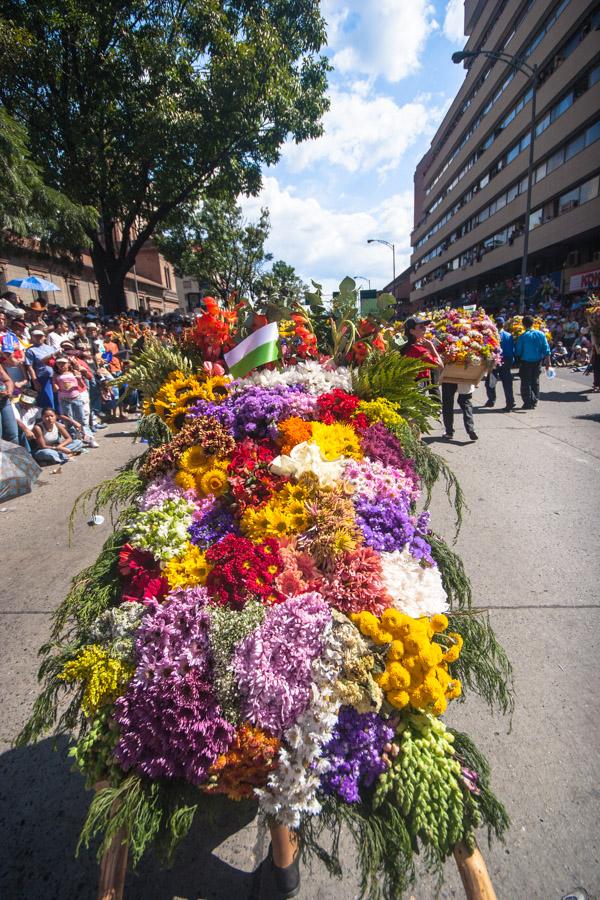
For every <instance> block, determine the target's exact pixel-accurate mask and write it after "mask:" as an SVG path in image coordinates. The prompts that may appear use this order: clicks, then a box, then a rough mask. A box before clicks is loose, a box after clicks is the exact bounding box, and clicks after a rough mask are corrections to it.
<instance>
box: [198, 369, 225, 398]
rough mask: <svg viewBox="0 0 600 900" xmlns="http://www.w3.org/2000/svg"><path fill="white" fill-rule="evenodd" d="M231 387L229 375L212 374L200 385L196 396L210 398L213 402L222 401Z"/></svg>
mask: <svg viewBox="0 0 600 900" xmlns="http://www.w3.org/2000/svg"><path fill="white" fill-rule="evenodd" d="M230 389H231V376H230V375H213V376H212V377H211V378H207V379H206V381H203V382H202V384H201V385H200V388H199V392H198V396H199V397H200V398H201V399H202V400H210V401H211V402H213V403H222V402H223V400H225V398H226V397H227V395H228V394H229V391H230Z"/></svg>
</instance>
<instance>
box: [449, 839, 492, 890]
mask: <svg viewBox="0 0 600 900" xmlns="http://www.w3.org/2000/svg"><path fill="white" fill-rule="evenodd" d="M454 859H455V860H456V865H457V866H458V871H459V872H460V877H461V879H462V883H463V887H464V889H465V897H466V898H467V900H497V898H496V892H495V890H494V886H493V885H492V881H491V879H490V875H489V872H488V870H487V866H486V864H485V860H484V858H483V856H482V855H481V853H480V852H479V848H478V847H475V849H474V850H473V851H471V850H469V849H468V848H467V847H466V846H465V844H457V845H456V847H455V848H454Z"/></svg>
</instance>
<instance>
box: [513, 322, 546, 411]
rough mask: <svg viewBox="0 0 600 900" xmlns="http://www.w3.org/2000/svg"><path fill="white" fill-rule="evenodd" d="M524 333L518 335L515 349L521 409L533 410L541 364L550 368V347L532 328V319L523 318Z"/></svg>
mask: <svg viewBox="0 0 600 900" xmlns="http://www.w3.org/2000/svg"><path fill="white" fill-rule="evenodd" d="M523 325H524V326H525V331H524V332H523V334H522V335H520V337H519V339H518V340H517V346H516V347H515V356H516V358H517V359H518V361H519V374H520V376H521V397H522V399H523V407H522V408H523V409H535V408H536V406H537V404H538V400H539V396H540V372H541V370H542V363H543V365H544V366H545V368H546V369H549V368H550V345H549V343H548V340H547V338H546V335H545V334H544V332H543V331H536V330H534V328H533V318H532V317H531V316H523Z"/></svg>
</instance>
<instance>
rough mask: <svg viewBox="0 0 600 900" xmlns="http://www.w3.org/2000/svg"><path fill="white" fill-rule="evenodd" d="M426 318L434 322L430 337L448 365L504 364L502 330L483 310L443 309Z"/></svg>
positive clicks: (427, 315)
mask: <svg viewBox="0 0 600 900" xmlns="http://www.w3.org/2000/svg"><path fill="white" fill-rule="evenodd" d="M422 315H423V317H424V318H430V319H431V320H432V325H431V326H430V329H429V333H428V337H430V338H433V339H435V342H436V346H437V349H438V352H439V354H440V356H441V357H442V359H443V360H444V362H445V363H446V364H447V365H449V364H456V365H461V366H468V365H480V364H482V363H483V364H485V365H487V366H496V365H499V364H500V361H501V354H500V338H499V335H498V329H497V328H496V325H495V324H494V322H493V321H492V319H490V317H489V316H488V315H487V314H486V313H485V311H484V310H483V309H477V310H474V311H468V310H465V309H462V308H460V309H443V310H437V311H435V312H433V313H427V314H425V313H423V314H422Z"/></svg>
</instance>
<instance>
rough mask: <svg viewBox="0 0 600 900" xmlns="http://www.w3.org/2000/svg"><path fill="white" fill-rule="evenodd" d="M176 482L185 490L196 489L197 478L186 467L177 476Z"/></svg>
mask: <svg viewBox="0 0 600 900" xmlns="http://www.w3.org/2000/svg"><path fill="white" fill-rule="evenodd" d="M175 484H176V485H177V486H178V487H180V488H181V489H182V490H184V491H194V490H195V489H196V479H195V478H194V476H193V475H191V474H190V473H189V472H186V471H185V469H180V470H179V472H178V473H177V475H176V476H175Z"/></svg>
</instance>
